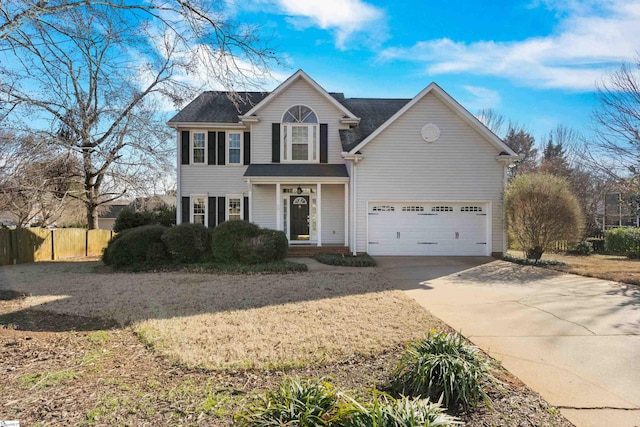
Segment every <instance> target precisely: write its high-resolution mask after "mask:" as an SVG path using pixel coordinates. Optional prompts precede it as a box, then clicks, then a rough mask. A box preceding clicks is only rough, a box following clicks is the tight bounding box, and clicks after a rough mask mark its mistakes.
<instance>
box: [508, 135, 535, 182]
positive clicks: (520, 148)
mask: <svg viewBox="0 0 640 427" xmlns="http://www.w3.org/2000/svg"><path fill="white" fill-rule="evenodd" d="M504 142H505V144H507V145H508V146H509V147H510V148H511V149H512V150H513V151H515V152H516V153H517V154H518V155H519V156H520V158H519V159H518V160H516V161H515V162H514V165H513V167H511V168H510V169H509V176H510V178H513V177H516V176H518V175H522V174H525V173H531V172H533V171H535V170H536V169H537V168H538V149H537V148H535V143H536V140H535V139H534V138H533V136H531V134H530V133H529V132H527V131H526V130H524V129H523V128H518V127H515V126H513V125H509V130H508V131H507V135H506V137H505V138H504Z"/></svg>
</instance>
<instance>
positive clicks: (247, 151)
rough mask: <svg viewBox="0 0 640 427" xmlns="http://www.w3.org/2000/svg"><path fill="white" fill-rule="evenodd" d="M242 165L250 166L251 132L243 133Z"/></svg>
mask: <svg viewBox="0 0 640 427" xmlns="http://www.w3.org/2000/svg"><path fill="white" fill-rule="evenodd" d="M244 164H245V165H250V164H251V132H245V133H244Z"/></svg>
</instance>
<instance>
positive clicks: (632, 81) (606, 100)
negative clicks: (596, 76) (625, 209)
mask: <svg viewBox="0 0 640 427" xmlns="http://www.w3.org/2000/svg"><path fill="white" fill-rule="evenodd" d="M639 76H640V56H639V57H638V59H637V60H636V62H635V64H633V65H630V64H623V65H622V66H620V68H619V69H618V70H617V71H615V72H613V73H612V74H611V75H609V78H608V79H607V80H606V81H604V82H602V83H600V84H598V85H597V90H598V106H597V107H596V109H595V111H594V112H593V116H592V121H593V126H594V131H595V132H594V133H595V138H594V140H593V141H590V144H589V145H590V152H589V155H590V158H591V164H592V165H593V166H594V167H598V168H599V169H600V170H601V171H602V172H603V173H605V174H607V175H608V176H610V177H611V178H613V179H615V180H617V181H619V182H620V183H621V184H625V185H626V186H627V190H628V191H632V192H634V193H639V192H640V77H639Z"/></svg>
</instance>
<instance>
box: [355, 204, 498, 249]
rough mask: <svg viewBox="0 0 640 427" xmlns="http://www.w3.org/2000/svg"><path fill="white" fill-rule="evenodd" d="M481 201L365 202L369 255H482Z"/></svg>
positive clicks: (483, 216) (483, 225) (484, 221)
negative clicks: (366, 206) (367, 212)
mask: <svg viewBox="0 0 640 427" xmlns="http://www.w3.org/2000/svg"><path fill="white" fill-rule="evenodd" d="M486 227H487V215H486V208H485V205H484V204H480V203H447V202H444V203H442V202H431V203H427V202H379V203H375V204H373V205H372V204H370V205H369V224H368V241H369V249H368V250H369V252H370V253H371V254H372V255H486V248H487V246H486V245H487V243H486V238H487V237H486Z"/></svg>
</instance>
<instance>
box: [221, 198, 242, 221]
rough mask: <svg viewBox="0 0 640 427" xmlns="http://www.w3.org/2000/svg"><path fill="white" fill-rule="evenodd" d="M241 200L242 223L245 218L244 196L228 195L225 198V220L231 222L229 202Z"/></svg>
mask: <svg viewBox="0 0 640 427" xmlns="http://www.w3.org/2000/svg"><path fill="white" fill-rule="evenodd" d="M231 199H240V221H242V219H243V218H244V196H243V195H242V194H226V195H225V197H224V205H225V209H224V220H225V221H229V200H231Z"/></svg>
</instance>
